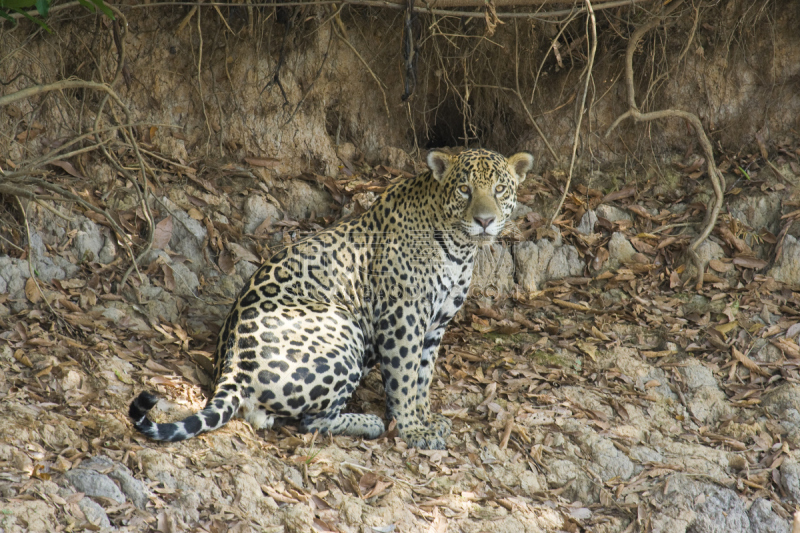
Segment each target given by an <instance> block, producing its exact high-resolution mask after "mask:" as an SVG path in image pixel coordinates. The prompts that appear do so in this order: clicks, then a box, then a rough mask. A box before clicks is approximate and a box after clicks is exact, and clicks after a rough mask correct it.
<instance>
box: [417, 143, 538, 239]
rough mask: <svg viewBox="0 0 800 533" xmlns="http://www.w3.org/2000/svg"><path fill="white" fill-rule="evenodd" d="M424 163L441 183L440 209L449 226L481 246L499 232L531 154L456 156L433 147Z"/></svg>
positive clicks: (472, 153)
mask: <svg viewBox="0 0 800 533" xmlns="http://www.w3.org/2000/svg"><path fill="white" fill-rule="evenodd" d="M428 166H429V167H430V169H431V172H432V174H433V177H434V179H436V180H437V181H438V182H439V183H440V184H441V185H442V188H443V192H444V195H443V197H442V198H441V202H442V209H443V212H444V215H445V219H446V220H448V221H449V222H451V224H452V229H453V230H455V231H460V232H463V233H464V234H466V235H467V236H469V237H470V238H472V239H473V240H475V241H477V243H478V244H480V245H485V244H490V243H491V242H492V241H493V240H494V239H495V238H496V237H497V236H498V235H500V233H501V232H502V231H503V226H505V223H506V221H507V220H508V218H509V217H510V216H511V211H512V210H513V209H514V206H515V205H516V203H517V187H518V186H519V184H520V183H522V181H523V180H524V179H525V175H526V174H527V173H528V171H530V169H531V168H532V167H533V156H532V155H531V154H529V153H527V152H520V153H517V154H514V155H512V156H511V157H509V158H508V159H506V158H505V157H503V156H502V155H500V154H498V153H496V152H491V151H489V150H480V149H478V150H465V151H463V152H461V153H460V154H458V155H450V154H447V153H445V152H439V151H435V150H434V151H431V152H430V153H429V154H428Z"/></svg>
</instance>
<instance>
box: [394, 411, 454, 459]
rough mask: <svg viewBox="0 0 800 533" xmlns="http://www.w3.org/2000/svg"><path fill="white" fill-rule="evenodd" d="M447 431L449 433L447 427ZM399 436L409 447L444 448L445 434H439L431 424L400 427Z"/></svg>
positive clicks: (422, 448)
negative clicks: (408, 427)
mask: <svg viewBox="0 0 800 533" xmlns="http://www.w3.org/2000/svg"><path fill="white" fill-rule="evenodd" d="M440 416H441V415H440ZM447 433H448V434H449V433H450V428H449V427H448V431H447ZM400 436H401V437H402V438H403V440H404V441H406V444H408V445H409V446H410V447H412V448H419V449H420V450H444V449H445V439H446V438H447V435H440V434H439V433H438V431H437V429H434V428H433V426H431V427H424V426H419V427H414V428H410V429H406V430H403V429H401V430H400Z"/></svg>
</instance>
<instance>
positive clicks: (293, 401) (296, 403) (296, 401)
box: [286, 396, 306, 409]
mask: <svg viewBox="0 0 800 533" xmlns="http://www.w3.org/2000/svg"><path fill="white" fill-rule="evenodd" d="M286 403H287V404H289V407H291V408H293V409H299V408H300V407H303V405H305V403H306V399H305V398H303V397H302V396H300V397H299V398H289V399H288V400H287V401H286Z"/></svg>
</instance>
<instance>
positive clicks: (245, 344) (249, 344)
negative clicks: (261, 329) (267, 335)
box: [239, 324, 258, 350]
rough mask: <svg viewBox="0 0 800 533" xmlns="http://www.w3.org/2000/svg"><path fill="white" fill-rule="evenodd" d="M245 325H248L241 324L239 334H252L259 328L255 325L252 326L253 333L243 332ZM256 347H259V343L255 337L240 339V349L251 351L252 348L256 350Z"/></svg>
mask: <svg viewBox="0 0 800 533" xmlns="http://www.w3.org/2000/svg"><path fill="white" fill-rule="evenodd" d="M245 325H246V324H241V325H240V326H239V333H252V331H255V329H256V327H257V326H256V325H255V324H252V326H253V328H252V331H248V332H243V331H242V328H244V327H245ZM256 346H258V341H257V340H256V338H255V337H242V338H240V339H239V349H240V350H250V349H252V348H255V347H256Z"/></svg>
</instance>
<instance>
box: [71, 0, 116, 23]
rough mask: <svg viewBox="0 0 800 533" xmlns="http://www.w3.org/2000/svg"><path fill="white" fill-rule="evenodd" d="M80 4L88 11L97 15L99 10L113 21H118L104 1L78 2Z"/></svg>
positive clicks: (80, 0)
mask: <svg viewBox="0 0 800 533" xmlns="http://www.w3.org/2000/svg"><path fill="white" fill-rule="evenodd" d="M78 3H79V4H80V5H82V6H83V7H85V8H86V9H88V10H89V11H91V12H92V13H95V12H96V10H98V9H99V10H100V12H101V13H103V14H104V15H105V16H107V17H108V18H110V19H111V20H116V18H115V17H114V12H113V11H111V8H109V7H108V6H107V5H106V4H105V2H103V0H78Z"/></svg>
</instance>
